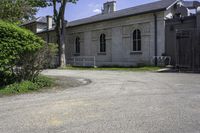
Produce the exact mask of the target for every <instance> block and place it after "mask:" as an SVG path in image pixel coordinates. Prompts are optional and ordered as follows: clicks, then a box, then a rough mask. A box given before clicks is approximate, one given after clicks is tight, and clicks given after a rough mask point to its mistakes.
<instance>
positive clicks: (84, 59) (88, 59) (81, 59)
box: [67, 56, 96, 67]
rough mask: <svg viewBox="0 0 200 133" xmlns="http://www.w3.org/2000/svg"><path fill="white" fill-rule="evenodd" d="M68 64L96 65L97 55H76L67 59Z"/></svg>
mask: <svg viewBox="0 0 200 133" xmlns="http://www.w3.org/2000/svg"><path fill="white" fill-rule="evenodd" d="M67 64H69V65H72V66H85V67H91V66H92V67H95V66H96V57H95V56H74V57H71V58H68V59H67Z"/></svg>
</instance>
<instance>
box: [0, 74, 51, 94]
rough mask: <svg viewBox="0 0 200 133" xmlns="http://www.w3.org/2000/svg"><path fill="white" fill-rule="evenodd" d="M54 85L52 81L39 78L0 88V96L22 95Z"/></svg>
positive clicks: (46, 78)
mask: <svg viewBox="0 0 200 133" xmlns="http://www.w3.org/2000/svg"><path fill="white" fill-rule="evenodd" d="M53 85H54V80H53V79H52V78H48V77H45V76H39V77H37V78H36V79H35V80H34V81H22V82H20V83H14V84H11V85H8V86H5V87H1V88H0V96H4V95H14V94H24V93H29V92H34V91H38V90H40V89H44V88H46V87H51V86H53Z"/></svg>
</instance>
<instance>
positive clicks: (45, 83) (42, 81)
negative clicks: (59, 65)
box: [33, 76, 53, 87]
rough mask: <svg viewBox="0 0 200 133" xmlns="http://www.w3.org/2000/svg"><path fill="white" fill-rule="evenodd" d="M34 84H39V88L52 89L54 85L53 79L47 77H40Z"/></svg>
mask: <svg viewBox="0 0 200 133" xmlns="http://www.w3.org/2000/svg"><path fill="white" fill-rule="evenodd" d="M33 83H35V84H37V85H38V86H39V87H51V86H52V85H53V79H51V78H48V77H45V76H38V77H36V78H35V79H34V80H33Z"/></svg>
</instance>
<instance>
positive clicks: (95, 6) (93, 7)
mask: <svg viewBox="0 0 200 133" xmlns="http://www.w3.org/2000/svg"><path fill="white" fill-rule="evenodd" d="M88 7H89V9H90V10H91V11H93V12H94V13H101V5H100V4H95V3H90V4H88Z"/></svg>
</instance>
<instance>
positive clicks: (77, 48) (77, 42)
mask: <svg viewBox="0 0 200 133" xmlns="http://www.w3.org/2000/svg"><path fill="white" fill-rule="evenodd" d="M75 50H76V51H75V52H76V54H80V51H81V48H80V38H79V37H76V42H75Z"/></svg>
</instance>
